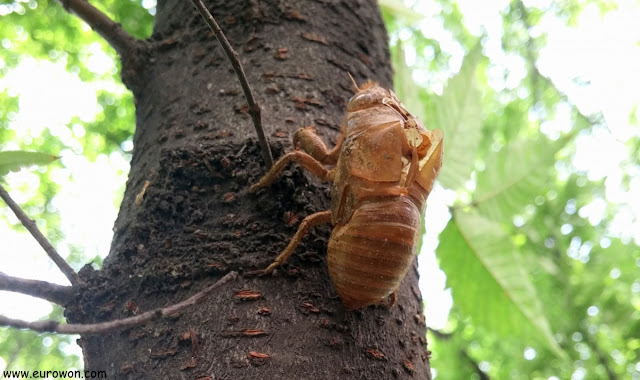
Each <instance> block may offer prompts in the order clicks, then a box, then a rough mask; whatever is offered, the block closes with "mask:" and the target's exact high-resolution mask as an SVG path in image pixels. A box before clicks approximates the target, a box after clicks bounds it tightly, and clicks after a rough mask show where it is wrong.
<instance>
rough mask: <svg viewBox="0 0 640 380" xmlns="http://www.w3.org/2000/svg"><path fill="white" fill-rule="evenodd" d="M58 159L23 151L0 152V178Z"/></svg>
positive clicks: (48, 155)
mask: <svg viewBox="0 0 640 380" xmlns="http://www.w3.org/2000/svg"><path fill="white" fill-rule="evenodd" d="M58 158H59V157H58V156H53V155H51V154H47V153H40V152H27V151H23V150H15V151H4V152H0V177H1V176H4V175H5V174H7V173H9V172H10V171H18V170H20V169H22V168H24V167H26V166H30V165H46V164H49V163H51V162H53V161H55V160H57V159H58Z"/></svg>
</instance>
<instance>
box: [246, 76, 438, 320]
mask: <svg viewBox="0 0 640 380" xmlns="http://www.w3.org/2000/svg"><path fill="white" fill-rule="evenodd" d="M356 89H357V92H356V94H355V95H354V96H353V97H352V98H351V100H349V103H348V104H347V115H346V119H345V123H344V126H343V129H342V132H341V136H340V137H339V139H338V142H337V144H336V147H335V148H333V149H332V150H328V149H327V148H326V146H325V144H324V143H323V142H322V140H321V139H320V137H319V136H317V135H316V134H315V129H314V128H312V127H305V128H302V129H300V130H298V131H297V132H296V134H295V136H294V145H295V146H296V148H297V149H298V150H296V151H294V152H290V153H287V154H286V155H284V156H283V157H282V158H280V160H278V162H276V164H275V165H274V166H273V168H272V169H271V170H270V171H269V173H267V174H266V175H265V176H264V177H263V178H262V179H261V180H260V181H259V182H258V183H256V184H255V185H253V186H252V187H251V188H250V191H251V192H255V191H257V190H258V189H259V188H261V187H264V186H268V185H270V184H271V183H273V182H274V181H275V180H276V179H277V176H278V174H279V173H280V171H282V169H283V168H284V167H285V166H286V165H287V164H288V163H289V162H291V161H294V162H297V163H299V164H300V165H302V166H303V167H305V168H306V169H308V170H309V171H311V172H312V173H313V174H315V175H316V176H318V177H320V178H321V179H323V180H327V181H333V189H332V194H331V197H332V199H331V202H332V206H331V210H327V211H321V212H318V213H315V214H312V215H310V216H308V217H307V218H305V220H303V222H302V223H301V225H300V227H299V229H298V232H296V234H295V235H294V237H293V238H292V239H291V241H290V242H289V245H288V246H287V247H286V248H285V250H284V251H283V252H282V253H281V254H280V255H278V257H277V258H276V260H275V261H274V263H273V264H271V265H270V266H269V267H268V268H267V269H266V270H265V271H266V272H270V271H271V270H273V269H274V268H275V267H276V266H278V265H280V264H282V263H283V262H285V261H286V260H287V259H288V258H289V256H290V255H291V253H292V252H293V250H294V249H295V247H296V246H297V245H298V243H299V242H300V239H301V238H302V236H303V235H304V233H305V232H306V231H307V230H308V229H309V228H310V227H312V226H314V225H317V224H320V223H325V222H330V223H331V224H332V225H333V226H334V228H333V231H332V233H331V237H330V239H329V245H328V254H327V263H328V267H329V275H330V276H331V281H332V283H333V285H334V286H335V288H336V291H337V292H338V295H339V296H340V298H341V299H342V302H343V303H344V305H345V307H346V308H347V309H357V308H361V307H365V306H368V305H372V304H375V303H379V302H381V301H382V300H384V299H385V298H386V297H388V296H390V295H394V294H395V291H396V290H397V289H398V286H399V285H400V282H401V281H402V279H403V278H404V276H405V275H406V273H407V271H408V270H409V268H410V267H411V263H412V262H413V258H414V255H415V253H416V252H415V251H416V247H417V243H418V240H419V239H420V230H421V229H420V227H421V223H422V218H423V213H424V209H425V203H426V200H427V197H428V195H429V193H430V192H431V189H432V188H433V184H434V182H435V180H436V178H437V176H438V172H439V170H440V167H441V166H442V154H443V133H442V131H441V130H437V129H436V130H427V129H426V128H425V127H424V125H423V124H422V123H421V122H420V120H418V119H417V118H416V117H414V116H413V115H411V114H410V113H409V112H408V111H407V110H406V109H405V107H404V106H403V105H402V103H401V102H400V100H398V98H397V97H396V96H395V94H394V93H393V92H391V91H388V90H386V89H384V88H382V87H380V86H378V85H377V84H375V83H373V82H368V83H366V84H365V85H363V86H362V88H357V87H356ZM325 165H334V167H333V168H332V169H330V170H328V169H326V168H325Z"/></svg>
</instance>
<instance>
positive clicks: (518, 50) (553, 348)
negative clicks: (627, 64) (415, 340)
mask: <svg viewBox="0 0 640 380" xmlns="http://www.w3.org/2000/svg"><path fill="white" fill-rule="evenodd" d="M437 4H439V5H438V6H439V7H440V10H441V12H440V13H437V12H436V13H434V14H432V15H431V17H432V18H430V19H428V20H425V21H422V22H416V21H413V20H412V19H410V18H407V17H406V16H404V14H405V13H406V11H404V12H401V13H400V16H398V17H394V16H393V14H389V15H387V16H386V17H388V20H387V25H388V27H389V30H390V35H391V41H392V51H394V53H395V55H394V64H395V65H396V83H397V85H396V89H397V91H398V93H399V95H400V98H401V99H405V98H406V97H414V98H416V97H417V98H419V99H420V101H421V103H422V106H419V105H418V106H414V107H416V108H417V109H418V110H417V111H414V110H412V111H414V112H416V114H419V115H425V116H426V120H427V123H426V125H428V126H429V127H430V128H442V129H444V130H445V162H444V165H443V168H442V172H441V175H440V178H439V183H440V184H441V185H442V186H444V187H445V188H447V189H449V190H454V191H455V193H456V195H457V196H456V199H455V201H454V202H453V203H452V204H450V205H449V206H450V209H451V214H452V218H451V220H449V222H448V224H447V226H446V228H445V229H444V230H443V231H442V232H441V234H440V236H439V241H440V243H439V246H438V248H437V256H438V259H439V264H440V266H441V269H442V270H444V272H445V273H446V276H447V286H449V287H450V288H451V292H452V296H453V301H454V307H453V309H452V310H451V312H450V315H449V323H448V325H447V327H446V328H445V329H444V330H443V331H440V332H436V333H434V334H431V339H430V344H431V345H432V346H431V350H432V351H433V353H434V354H433V357H432V366H433V368H434V372H435V373H436V374H437V376H436V378H439V379H440V378H444V379H448V378H452V379H463V378H477V376H479V375H480V376H481V377H482V376H484V375H485V374H486V375H488V376H489V377H491V378H494V377H495V378H513V379H519V378H522V379H547V378H551V377H552V376H555V377H556V378H573V377H576V378H594V379H596V378H597V379H600V378H616V377H618V378H622V377H630V376H631V375H634V376H638V375H640V371H638V370H637V368H636V367H635V363H637V361H638V359H640V344H639V343H638V340H637V339H636V338H635V337H636V336H638V325H639V324H640V314H639V313H638V310H640V309H638V305H639V303H638V298H639V296H638V294H639V293H640V286H638V281H637V273H638V266H640V261H638V258H639V257H640V249H639V248H638V246H637V245H636V244H634V242H633V241H630V239H629V238H627V239H626V240H625V239H621V238H619V237H617V236H616V232H615V231H611V229H610V227H609V225H610V223H611V222H612V221H614V220H615V219H616V218H618V217H619V215H617V212H619V211H621V210H622V212H623V213H625V212H626V213H628V212H629V211H628V207H627V208H626V209H625V205H613V204H608V202H607V201H606V199H607V191H605V181H604V180H602V181H592V180H590V179H589V174H588V173H585V172H578V171H576V170H575V168H574V166H573V160H574V153H575V151H576V146H575V139H576V136H589V135H590V134H592V133H594V132H596V131H599V130H600V129H601V128H602V123H604V119H603V118H602V115H599V114H583V113H582V112H581V111H580V109H578V108H577V107H576V105H575V104H574V103H573V102H572V99H571V98H569V97H568V96H567V95H566V94H564V93H562V92H561V91H560V90H558V88H556V86H555V85H554V82H553V81H552V80H551V79H549V78H547V77H545V76H543V75H542V74H541V72H540V71H539V70H538V67H537V64H538V55H539V51H540V49H542V48H543V47H544V46H545V43H546V41H547V37H548V35H547V32H546V31H545V29H544V28H543V27H541V25H540V24H541V23H542V20H543V19H544V18H545V17H546V18H548V17H550V16H549V14H550V12H551V14H555V16H552V17H558V19H560V20H561V22H566V23H568V24H569V25H572V24H574V23H575V22H576V20H577V19H578V17H579V15H580V12H582V11H583V10H584V9H585V8H587V7H588V5H585V3H580V4H578V2H563V3H559V2H552V3H551V4H549V5H548V8H541V7H535V6H525V5H524V4H523V2H521V1H512V2H511V3H510V4H509V6H508V7H506V8H505V9H504V10H503V13H502V21H503V24H502V35H501V46H500V48H501V51H500V54H502V55H503V57H507V58H508V59H510V60H511V62H512V63H515V64H516V65H515V66H516V67H517V69H518V70H520V71H517V72H518V73H519V74H518V76H516V75H515V74H514V72H515V71H513V69H512V70H511V71H509V70H508V69H503V68H501V67H500V66H499V65H500V64H499V63H494V62H492V61H491V60H490V61H489V62H488V64H485V62H486V61H485V59H484V58H483V57H482V55H488V54H494V57H495V45H491V42H489V40H488V39H487V38H488V37H487V36H486V35H484V34H483V33H484V32H481V33H480V34H477V35H478V36H479V37H474V36H473V34H472V33H470V32H469V31H468V30H467V29H466V27H465V24H464V13H463V12H462V11H461V9H459V8H458V5H457V4H453V3H452V2H450V1H447V0H441V1H438V2H437ZM591 4H594V5H596V6H597V7H598V9H599V11H600V12H602V14H606V12H608V11H609V10H611V9H613V7H615V6H613V5H612V4H611V3H608V2H605V1H603V2H598V1H594V2H591ZM423 9H424V8H423ZM547 21H548V20H547ZM438 23H442V24H443V25H445V29H446V30H447V31H449V32H450V33H451V35H452V36H453V37H454V39H455V40H456V42H457V43H458V44H459V46H462V47H464V50H465V51H466V52H467V53H466V57H465V60H464V63H463V64H462V66H461V68H460V70H457V71H458V73H457V74H455V75H454V76H453V77H452V78H450V79H449V80H448V83H447V84H446V85H444V83H442V82H441V85H442V86H443V87H444V88H445V89H444V91H443V92H442V95H436V93H438V92H439V91H438V87H439V84H438V83H434V80H426V81H424V80H423V81H420V80H416V78H420V77H421V74H422V73H424V72H430V73H432V75H433V76H434V77H437V76H439V75H441V74H440V73H442V72H446V73H448V76H449V77H451V75H452V74H454V73H455V72H456V70H453V71H452V70H451V68H450V67H449V66H448V65H441V64H436V65H434V64H433V62H441V60H442V57H443V56H448V57H449V58H448V59H451V58H452V57H453V55H452V52H454V53H455V49H452V48H451V46H452V45H451V42H450V41H446V38H443V36H440V37H439V38H435V41H434V38H433V37H432V36H430V35H428V34H426V33H425V31H424V27H422V28H421V27H420V25H425V24H431V25H433V24H438ZM534 28H535V33H534V32H533V30H534ZM407 30H411V31H412V34H411V36H410V37H409V38H400V37H401V36H402V35H406V31H407ZM444 37H446V36H444ZM478 38H480V39H481V41H482V44H481V46H482V50H481V51H477V52H475V51H474V50H473V47H474V46H476V44H477V42H474V41H477V39H478ZM494 38H495V37H494ZM400 41H402V46H400V43H399V42H400ZM415 41H421V42H415ZM444 43H447V44H449V49H448V51H442V52H437V53H435V56H434V57H433V60H432V62H431V63H428V64H426V63H425V62H422V61H421V60H420V59H419V58H417V59H413V58H411V60H412V62H413V64H412V65H409V66H408V67H406V66H407V65H404V66H403V64H404V62H398V61H400V60H401V58H404V57H403V55H402V54H400V53H398V51H400V50H405V51H406V50H409V49H410V46H407V45H409V44H412V45H413V46H419V45H423V46H425V45H427V44H428V45H434V46H435V45H438V46H440V47H442V46H445V45H444ZM442 50H446V49H442ZM480 53H481V54H480ZM473 54H479V56H478V57H477V58H474V59H470V58H469V57H470V56H473ZM410 55H411V54H409V56H410ZM498 56H499V55H498ZM471 61H474V62H476V65H477V68H475V69H473V70H470V69H469V67H471V66H472V65H470V64H469V62H471ZM398 67H399V69H398ZM416 82H418V83H420V84H421V85H422V86H418V87H415V88H411V86H410V85H411V84H415V83H416ZM474 82H475V86H477V88H478V89H480V91H477V90H474V89H473V86H474ZM469 89H471V90H470V91H469ZM474 91H475V95H474V96H469V93H470V92H472V93H473V92H474ZM412 94H417V95H412ZM469 100H472V102H469ZM452 104H453V105H452ZM636 107H637V106H636ZM566 109H569V110H570V112H568V113H567V112H565V111H563V110H566ZM562 112H565V114H566V115H568V117H569V120H566V121H564V123H565V124H564V125H563V126H562V128H561V130H562V132H560V133H558V132H557V131H553V132H549V131H548V130H545V127H546V126H547V125H549V124H552V123H553V122H554V120H555V119H556V118H557V117H558V115H560V114H561V113H562ZM630 112H631V113H630V114H631V115H632V116H634V117H635V115H636V114H637V112H636V111H635V110H630ZM471 114H474V115H477V117H475V118H473V117H470V116H467V115H471ZM563 120H565V119H563ZM630 120H631V121H632V120H634V119H633V117H632V118H631V119H630ZM459 130H462V133H459ZM543 131H544V132H543ZM598 133H601V132H598ZM637 141H638V139H637V137H635V136H634V138H632V139H631V140H629V141H628V142H627V144H626V146H627V147H628V148H629V151H628V157H634V149H635V151H636V152H637V146H640V145H638V144H637ZM593 154H596V155H597V154H603V153H601V152H594V153H593ZM635 157H637V155H635ZM629 160H632V161H633V160H634V159H632V158H629V159H627V160H626V161H624V162H622V164H623V165H625V168H626V169H625V173H626V174H625V177H624V178H625V180H623V181H622V184H623V186H630V184H631V183H632V182H633V181H637V175H638V171H637V170H636V169H635V166H636V165H637V163H638V161H637V160H635V161H634V162H635V163H634V164H630V162H631V161H629ZM629 173H632V174H629ZM625 183H626V185H624V184H625ZM596 209H598V210H600V211H598V212H595V211H594V210H596ZM594 214H598V215H599V216H597V217H594ZM623 268H624V269H623ZM634 274H635V278H634ZM628 342H631V343H628ZM621 347H625V348H624V349H622V348H621Z"/></svg>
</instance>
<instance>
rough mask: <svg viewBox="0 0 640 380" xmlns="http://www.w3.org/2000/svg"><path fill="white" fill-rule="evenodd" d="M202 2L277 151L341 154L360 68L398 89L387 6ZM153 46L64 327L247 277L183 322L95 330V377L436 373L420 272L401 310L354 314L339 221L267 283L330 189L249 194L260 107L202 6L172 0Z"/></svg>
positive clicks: (139, 73) (291, 181)
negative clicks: (110, 231)
mask: <svg viewBox="0 0 640 380" xmlns="http://www.w3.org/2000/svg"><path fill="white" fill-rule="evenodd" d="M206 4H207V5H208V7H209V9H210V10H211V12H212V13H213V16H214V17H215V18H216V20H218V22H219V23H220V25H221V27H222V28H223V29H224V31H225V33H226V35H227V37H228V38H229V40H230V41H231V43H232V45H233V46H234V48H235V49H236V50H237V51H238V53H239V54H240V56H241V60H242V63H243V65H244V68H245V71H246V73H247V76H248V78H249V81H250V83H251V84H252V86H253V89H254V91H255V92H256V97H257V99H258V102H259V104H260V105H261V107H262V116H263V124H264V125H265V128H266V131H265V132H266V134H267V136H268V137H269V138H270V141H271V146H272V149H273V150H274V155H275V157H279V156H280V155H281V154H282V153H283V152H284V151H285V150H288V149H291V143H290V141H291V136H292V134H293V132H294V131H295V130H296V129H298V128H300V127H302V126H305V125H315V126H316V127H317V129H318V131H319V134H320V135H321V136H323V137H324V138H325V140H326V142H327V144H328V145H329V146H332V145H333V140H334V138H335V136H336V134H337V132H338V131H339V129H340V125H341V123H342V118H343V116H344V113H345V104H346V102H347V100H348V99H349V98H350V97H351V96H352V94H353V91H352V85H351V82H350V80H349V78H348V75H347V72H349V73H351V74H352V75H353V76H354V77H355V78H356V80H357V81H358V82H362V81H364V80H365V79H368V78H370V79H373V80H375V81H378V82H379V83H381V84H382V85H383V86H386V87H391V68H390V62H389V53H388V48H387V43H388V42H387V36H386V32H385V30H384V26H383V23H382V20H381V17H380V14H379V10H378V8H377V5H376V2H374V1H373V0H349V1H338V0H335V1H333V0H310V1H302V0H287V1H284V0H282V1H280V0H242V1H230V2H228V1H217V0H216V1H209V2H206ZM146 46H147V49H146V51H145V52H144V56H143V58H144V59H145V60H146V64H145V65H143V66H142V68H139V67H140V66H138V65H136V66H135V67H136V68H135V69H134V68H129V67H127V65H126V62H125V63H124V64H123V79H124V80H125V83H127V85H128V86H129V87H130V88H131V89H132V91H133V92H134V96H135V101H136V116H137V126H136V132H135V137H134V145H135V148H134V153H133V158H132V162H131V173H130V176H129V181H128V183H127V189H126V193H125V196H124V199H123V202H122V206H121V210H120V214H119V216H118V219H117V221H116V224H115V227H114V231H115V234H114V239H113V243H112V247H111V251H110V253H109V256H108V257H107V259H106V260H105V263H104V266H103V268H102V269H100V270H99V271H95V270H93V269H91V268H90V267H88V266H87V267H85V268H84V269H83V270H82V271H81V272H80V275H81V278H82V279H83V280H84V281H86V283H87V284H86V286H85V288H83V289H82V292H81V294H82V296H81V297H80V300H79V301H78V302H75V303H74V304H72V305H68V308H67V317H68V319H69V321H70V322H72V323H83V322H85V323H88V322H99V321H105V320H111V319H116V318H122V317H126V316H130V315H132V314H133V313H136V312H143V311H147V310H151V309H154V308H157V307H163V306H167V305H170V304H173V303H176V302H179V301H180V300H183V299H185V298H187V297H189V296H190V295H192V294H194V293H196V292H197V291H199V290H202V289H203V288H205V287H207V286H208V285H211V284H212V283H213V282H215V281H216V280H218V279H219V278H220V277H221V276H222V275H224V274H225V273H227V272H228V271H230V270H235V271H238V272H239V273H240V274H241V276H240V278H239V279H238V280H236V281H235V282H233V283H231V284H228V285H226V286H225V287H224V288H223V289H221V290H219V291H218V293H216V294H214V295H212V296H211V297H210V298H208V299H207V300H206V301H205V302H204V303H202V304H200V305H198V306H196V307H195V308H192V309H189V310H187V311H186V312H184V313H182V314H180V315H176V316H175V318H171V319H164V320H161V321H158V322H156V323H153V324H149V325H147V326H143V327H138V328H133V329H129V330H125V331H121V332H118V333H114V334H110V335H106V336H85V337H83V338H82V339H81V341H80V344H81V346H82V347H83V349H84V354H85V357H86V369H88V370H106V371H107V372H108V377H109V378H110V379H183V378H184V379H207V378H210V379H256V378H263V379H389V378H420V379H424V378H428V377H429V363H428V355H427V351H426V342H425V333H426V331H425V329H426V328H425V325H424V318H423V315H422V300H421V297H420V294H419V291H418V288H417V285H418V282H417V270H411V271H410V272H409V274H408V275H407V277H406V278H405V280H404V282H403V284H402V286H401V288H400V290H399V293H398V301H397V304H396V306H394V307H392V308H385V307H369V308H365V309H362V310H359V311H355V312H347V311H345V310H344V307H343V306H342V304H341V302H340V300H339V298H338V297H337V294H336V292H335V290H334V289H333V287H332V285H331V283H330V281H329V276H328V273H327V268H326V261H325V255H326V244H327V238H328V235H329V232H330V227H329V226H326V227H320V228H317V229H315V230H313V231H311V233H310V234H309V236H307V237H306V238H305V239H303V243H302V244H301V245H300V246H299V247H298V249H297V250H296V252H295V253H294V255H293V256H292V258H291V259H290V260H289V262H288V263H287V264H285V265H284V266H283V267H281V268H279V269H278V270H277V271H276V272H275V273H274V274H271V275H268V276H257V275H255V273H256V272H257V270H259V269H263V268H265V267H266V266H267V265H268V264H270V263H271V261H272V260H273V259H274V257H275V256H276V255H277V254H278V253H279V252H280V251H281V250H282V249H283V248H284V246H285V245H286V244H287V242H288V241H289V239H290V238H291V236H292V235H293V233H294V232H295V230H296V228H297V225H298V223H299V221H300V220H302V218H303V217H304V216H306V215H308V214H311V213H313V212H317V211H320V210H326V209H328V208H329V207H330V200H329V197H328V194H329V191H328V189H329V187H328V186H327V185H325V184H321V183H320V182H319V181H317V180H315V179H313V178H311V177H309V176H308V175H306V174H305V173H303V172H302V171H301V170H300V169H297V168H296V167H295V166H292V167H291V168H289V169H288V170H285V172H284V173H283V175H282V177H281V179H280V180H279V181H278V182H276V183H275V184H274V185H273V186H271V187H270V188H268V189H266V190H262V191H260V192H258V194H257V195H249V194H248V193H247V188H248V186H249V185H250V184H251V183H254V182H255V181H257V180H258V179H259V178H260V176H261V175H262V174H264V172H265V167H264V164H263V162H262V158H261V157H262V155H261V154H260V151H259V148H258V144H257V142H256V138H255V132H254V130H253V126H252V124H251V119H250V117H249V115H248V114H247V112H246V111H247V110H246V101H245V99H244V98H243V96H242V92H241V91H240V86H239V84H238V81H237V78H236V77H235V75H234V74H233V71H232V69H231V66H230V64H229V62H228V61H227V58H226V57H225V56H224V54H223V53H222V49H221V48H220V47H219V45H218V43H217V41H216V40H215V38H213V36H212V34H211V33H210V32H209V30H208V29H207V27H206V25H205V23H204V22H203V20H202V19H201V17H200V16H199V15H198V13H197V11H196V10H195V8H194V7H193V6H191V4H190V3H189V2H185V1H182V0H164V1H161V0H159V1H158V6H157V15H156V24H155V27H154V32H153V36H152V37H151V39H150V40H149V41H147V42H146ZM145 181H150V185H149V186H148V188H147V189H146V192H145V193H144V197H143V198H142V203H141V204H140V205H139V206H138V205H136V202H135V199H136V196H137V195H138V194H139V192H140V191H141V189H142V188H143V186H144V183H145ZM243 290H244V291H245V292H242V291H243ZM257 354H266V355H268V357H266V356H264V355H257ZM207 376H208V377H207Z"/></svg>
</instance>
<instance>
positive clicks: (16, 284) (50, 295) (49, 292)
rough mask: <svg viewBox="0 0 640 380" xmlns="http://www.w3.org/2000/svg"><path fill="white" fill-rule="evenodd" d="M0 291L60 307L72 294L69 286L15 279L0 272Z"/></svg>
mask: <svg viewBox="0 0 640 380" xmlns="http://www.w3.org/2000/svg"><path fill="white" fill-rule="evenodd" d="M0 290H7V291H10V292H16V293H22V294H26V295H29V296H32V297H37V298H42V299H44V300H47V301H49V302H53V303H57V304H58V305H61V306H64V305H65V304H66V303H67V302H68V301H69V300H70V299H71V296H72V292H73V288H72V287H71V286H64V285H58V284H52V283H50V282H46V281H39V280H27V279H24V278H17V277H13V276H9V275H7V274H5V273H2V272H0Z"/></svg>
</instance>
